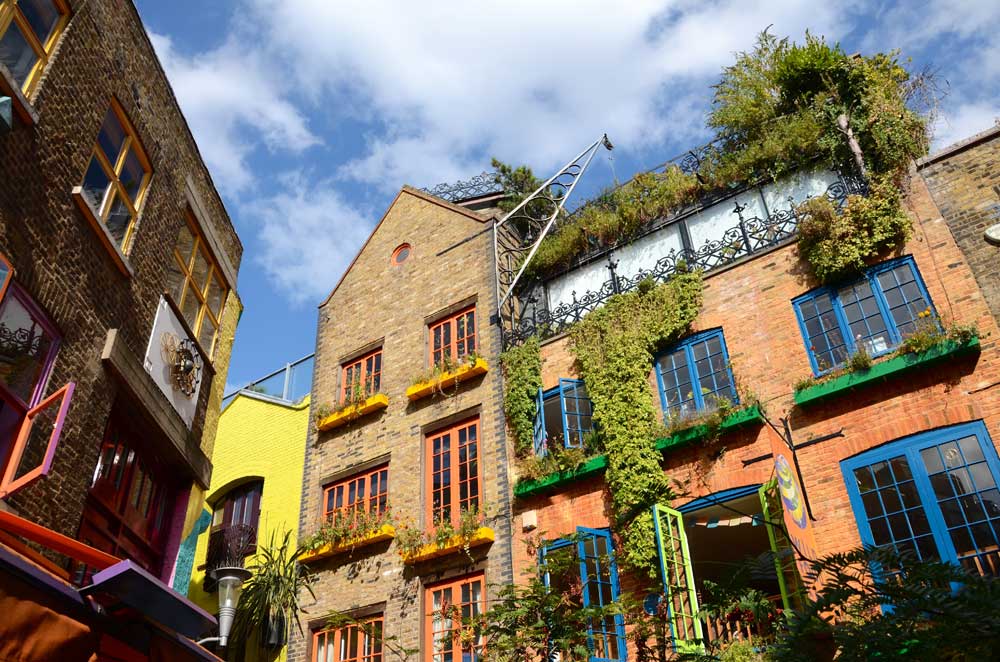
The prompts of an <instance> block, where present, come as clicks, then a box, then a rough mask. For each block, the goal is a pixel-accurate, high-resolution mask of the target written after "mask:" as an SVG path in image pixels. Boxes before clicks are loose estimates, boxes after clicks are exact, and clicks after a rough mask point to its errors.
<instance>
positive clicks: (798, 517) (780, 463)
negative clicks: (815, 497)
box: [768, 428, 817, 597]
mask: <svg viewBox="0 0 1000 662" xmlns="http://www.w3.org/2000/svg"><path fill="white" fill-rule="evenodd" d="M768 430H769V431H770V432H771V434H770V435H769V436H770V437H771V453H772V454H773V455H774V471H775V474H776V475H777V478H778V493H779V494H780V495H781V509H782V511H784V516H785V517H784V522H785V529H786V530H787V532H788V538H789V540H791V541H792V544H793V545H794V546H795V551H796V554H795V565H796V566H797V567H798V569H799V576H800V577H802V578H803V582H802V583H803V585H804V586H805V587H806V591H807V592H808V593H809V596H810V597H815V593H814V591H813V589H812V587H811V586H809V584H808V583H807V582H805V581H804V580H805V578H806V577H807V576H808V573H809V571H810V569H811V566H810V564H809V561H808V560H807V559H815V558H817V553H816V536H815V534H814V532H813V528H812V523H811V522H810V521H809V514H808V512H807V511H806V504H805V494H804V492H803V491H802V484H801V483H800V482H799V477H798V473H797V472H796V471H795V465H794V464H793V463H792V460H791V454H792V452H791V450H789V448H788V445H787V444H786V443H785V440H784V439H782V437H781V435H779V434H778V433H777V432H775V431H774V430H771V429H770V428H768Z"/></svg>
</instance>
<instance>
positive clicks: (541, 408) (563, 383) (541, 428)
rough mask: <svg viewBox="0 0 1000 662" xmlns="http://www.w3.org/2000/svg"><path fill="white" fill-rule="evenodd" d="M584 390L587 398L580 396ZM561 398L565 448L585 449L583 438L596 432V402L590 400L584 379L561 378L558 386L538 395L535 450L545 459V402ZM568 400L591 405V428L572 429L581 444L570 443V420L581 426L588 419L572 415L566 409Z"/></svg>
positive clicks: (541, 391) (574, 413)
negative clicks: (577, 435) (574, 420)
mask: <svg viewBox="0 0 1000 662" xmlns="http://www.w3.org/2000/svg"><path fill="white" fill-rule="evenodd" d="M581 388H582V389H583V393H584V394H585V396H586V397H583V396H581V395H580V394H579V390H580V389H581ZM556 396H558V397H559V413H560V416H561V418H562V431H563V443H562V447H563V448H583V438H584V437H585V436H586V435H587V434H589V433H591V432H593V431H594V402H593V400H591V399H590V394H589V393H587V385H586V384H585V383H584V381H583V380H582V379H569V378H566V377H560V378H559V382H558V384H557V385H556V386H553V387H552V388H550V389H548V390H543V389H541V388H539V389H538V395H537V396H536V400H535V423H534V440H533V441H534V450H535V455H537V456H539V457H545V455H546V454H548V444H547V443H546V441H547V440H548V438H547V436H546V420H545V402H546V400H551V399H552V398H554V397H556ZM567 398H572V399H575V400H584V399H585V400H586V401H587V402H589V403H590V415H589V418H590V427H589V428H586V429H584V428H583V427H575V428H572V429H573V430H574V431H575V432H577V433H579V436H580V443H579V444H572V443H570V439H571V437H570V434H569V431H570V429H571V428H570V425H569V422H570V418H571V417H572V418H574V419H577V423H578V424H580V419H583V418H587V417H586V416H584V415H582V414H581V413H580V412H579V411H576V412H573V413H570V412H568V411H567V408H566V400H567Z"/></svg>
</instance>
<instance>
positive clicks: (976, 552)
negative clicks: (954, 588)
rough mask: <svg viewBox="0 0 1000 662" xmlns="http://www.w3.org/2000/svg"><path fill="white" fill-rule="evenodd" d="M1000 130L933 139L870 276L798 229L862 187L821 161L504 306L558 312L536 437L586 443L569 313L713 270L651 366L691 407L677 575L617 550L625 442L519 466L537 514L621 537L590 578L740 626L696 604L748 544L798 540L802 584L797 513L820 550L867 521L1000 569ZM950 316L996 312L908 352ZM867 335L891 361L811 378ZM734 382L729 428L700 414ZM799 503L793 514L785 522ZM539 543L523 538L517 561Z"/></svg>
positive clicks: (682, 411) (661, 227) (705, 627)
mask: <svg viewBox="0 0 1000 662" xmlns="http://www.w3.org/2000/svg"><path fill="white" fill-rule="evenodd" d="M995 149H996V148H995V142H993V141H992V138H986V139H979V140H977V141H975V142H974V144H972V145H970V146H968V148H967V150H964V151H963V150H962V149H961V148H959V150H958V151H957V152H956V150H952V151H950V152H948V153H947V154H946V155H944V156H940V157H931V158H930V159H927V160H925V162H924V163H923V165H922V166H921V171H920V174H921V175H922V177H921V176H918V175H917V174H916V171H914V173H913V174H912V176H911V177H910V180H909V188H908V193H907V197H906V200H905V208H906V211H907V213H908V214H909V215H910V217H911V218H912V220H913V225H914V232H913V236H912V238H911V239H910V240H909V241H908V242H907V244H906V245H905V247H903V249H902V250H900V251H898V252H897V253H896V254H894V255H893V256H891V257H890V258H889V259H887V260H885V261H883V262H880V263H878V264H875V265H872V266H871V267H870V268H869V269H868V270H867V271H865V273H864V274H863V275H862V276H860V277H859V278H857V279H855V280H851V281H849V282H843V283H838V284H836V285H834V286H827V287H821V286H820V285H819V283H817V282H815V281H814V280H813V278H812V277H811V276H810V275H809V270H808V268H807V267H806V265H805V264H804V262H803V261H802V260H801V259H800V257H799V255H798V252H797V249H796V246H795V245H794V241H795V236H796V224H797V215H796V213H795V212H794V209H795V207H796V205H797V204H798V203H799V202H801V201H802V200H804V199H805V198H806V197H809V196H816V195H826V196H827V197H829V198H830V199H831V200H833V201H834V202H837V203H839V202H840V201H842V200H843V199H844V197H845V196H846V194H848V193H850V192H854V191H857V190H859V189H858V188H857V186H858V184H857V183H856V182H854V181H853V180H852V179H851V178H849V177H843V176H841V175H840V174H838V173H836V172H832V171H814V172H800V173H799V174H798V175H797V176H795V177H790V178H786V179H784V180H780V181H777V182H774V183H771V184H767V185H765V186H761V187H755V188H751V189H747V190H743V191H739V192H736V193H730V194H727V195H726V196H724V197H723V198H722V199H718V198H716V199H714V200H712V201H710V202H709V203H708V204H704V205H695V206H694V207H692V208H688V209H685V210H683V211H681V212H679V213H677V214H675V215H673V216H672V217H671V218H668V219H664V220H663V221H661V222H659V223H657V224H655V225H654V227H653V228H651V230H650V231H649V232H648V233H646V234H644V235H643V236H642V237H640V238H639V239H637V240H635V241H634V242H632V243H629V244H626V245H620V246H616V247H614V248H613V249H600V250H596V251H594V252H592V253H590V254H587V255H583V256H580V257H579V258H578V259H577V260H576V261H575V262H574V264H573V266H572V267H570V268H569V269H567V270H564V271H563V272H561V273H557V274H554V275H549V276H547V277H546V278H544V279H543V280H542V282H540V283H538V284H537V285H535V286H533V288H532V289H531V290H530V292H528V293H529V294H530V295H531V296H532V298H533V299H534V301H536V302H537V303H536V305H535V308H531V307H525V308H522V312H521V313H520V314H519V315H520V316H515V317H514V318H513V319H510V318H508V319H507V320H505V321H504V322H503V323H504V327H505V334H506V337H507V338H508V339H512V340H513V341H515V342H516V341H517V340H519V339H523V338H524V337H526V336H527V335H531V334H533V333H536V332H537V330H538V329H542V330H547V331H548V332H549V333H547V334H545V335H543V338H542V346H541V356H542V361H543V367H542V377H543V387H542V390H541V391H540V392H539V394H538V399H539V407H538V409H539V411H541V412H543V415H540V416H539V417H538V419H537V421H536V438H535V447H536V449H546V447H547V445H550V444H552V443H553V442H554V443H559V444H567V445H573V444H574V443H575V442H574V440H577V442H578V441H579V440H580V439H581V438H582V437H584V436H585V435H586V434H587V433H588V432H589V431H590V430H592V429H593V422H592V420H591V417H590V414H591V405H590V403H589V400H588V398H587V395H586V384H584V383H583V382H582V381H579V375H578V374H577V367H576V364H575V362H574V356H573V354H572V352H571V350H570V342H571V341H570V339H569V337H568V336H567V335H566V334H565V330H566V329H567V328H568V327H569V326H570V325H571V324H572V323H573V321H574V320H576V319H579V317H580V316H581V315H582V314H584V313H585V312H587V310H591V309H593V308H594V307H596V306H598V305H600V304H601V303H602V302H603V301H604V300H606V299H607V298H609V297H610V296H611V295H613V294H614V293H615V292H618V291H625V290H628V289H630V288H634V287H636V286H638V283H639V281H641V280H642V278H643V277H648V276H652V277H653V278H655V279H659V280H663V279H666V278H669V277H670V276H671V275H672V274H673V273H674V267H675V265H676V261H677V259H679V258H683V259H685V261H686V262H687V263H688V265H689V266H696V267H700V268H702V269H704V270H705V272H704V303H703V306H702V309H701V312H700V313H699V314H698V316H697V318H696V319H695V321H694V323H693V325H692V328H691V329H690V331H689V333H687V334H685V335H684V336H683V337H682V338H680V339H679V340H678V341H677V342H676V343H673V344H672V345H670V346H669V347H663V348H661V351H660V353H659V354H658V355H657V357H656V360H655V361H654V363H653V365H651V366H649V369H650V372H649V388H650V390H651V392H652V393H653V396H654V401H655V402H656V403H657V407H658V410H659V413H660V415H662V416H663V417H664V420H665V421H672V422H673V426H672V428H671V429H669V430H667V431H665V432H664V433H663V438H661V439H659V440H658V441H657V447H658V448H659V449H660V450H661V451H662V453H663V455H662V466H663V469H664V471H665V473H666V475H667V476H669V477H671V478H672V479H676V480H677V481H679V482H678V483H677V484H678V485H682V486H683V487H680V488H678V492H680V493H681V494H682V496H679V497H678V498H677V499H676V500H674V501H673V502H672V503H664V504H658V506H657V509H656V511H655V512H656V515H655V517H656V518H657V523H658V527H659V528H658V534H657V538H658V539H657V543H658V550H659V555H660V558H661V579H662V580H663V584H662V585H659V586H657V585H655V584H653V585H651V584H649V583H648V582H643V581H640V580H639V579H638V578H637V577H635V576H632V575H628V574H627V573H624V572H621V573H619V571H618V569H617V568H616V567H615V566H614V564H613V560H614V558H615V556H616V555H617V554H620V551H621V550H616V549H615V545H616V540H615V539H614V537H613V536H611V535H610V532H609V528H608V527H609V520H608V513H609V493H608V490H607V487H606V484H605V482H604V480H603V478H602V474H603V472H604V469H605V467H606V465H607V460H606V458H605V457H604V456H600V455H598V456H596V457H593V458H591V459H590V460H588V461H587V462H586V463H584V464H583V465H581V466H580V467H579V468H578V469H577V470H576V471H570V472H563V473H557V474H553V475H550V476H546V477H542V478H537V479H531V480H529V479H527V478H522V479H521V480H520V481H516V483H515V487H514V494H515V499H514V503H513V513H514V519H513V528H514V534H515V536H517V535H518V534H522V533H523V534H528V533H531V532H544V535H545V537H546V539H547V540H549V541H550V548H551V549H556V548H558V546H559V542H558V541H559V539H560V538H562V537H564V536H570V535H573V534H576V535H578V536H582V539H583V540H584V543H581V545H585V544H586V542H587V541H592V542H593V545H594V547H593V548H594V549H598V550H608V551H609V553H608V554H606V555H605V554H603V552H602V553H601V554H590V553H588V552H586V551H583V550H584V549H585V547H584V546H581V547H580V549H581V552H580V558H581V568H582V570H581V572H582V573H583V574H584V576H582V577H581V581H583V582H584V583H585V584H586V583H587V582H595V586H599V587H600V590H598V591H595V592H593V593H591V595H590V598H589V599H590V600H595V599H600V600H603V601H609V600H611V599H615V598H617V597H618V596H619V595H621V594H622V593H624V592H631V593H633V594H634V595H635V596H636V597H638V598H640V599H641V598H642V597H643V596H644V595H646V594H647V593H648V592H653V593H657V592H664V593H666V594H667V596H668V600H669V602H668V604H669V605H670V611H669V614H670V616H669V618H670V620H671V624H672V626H673V627H674V633H675V635H674V643H675V645H677V646H678V647H682V646H683V644H684V643H687V642H693V641H694V640H705V639H708V640H716V641H718V640H723V639H726V638H727V637H731V636H733V634H734V630H733V626H732V625H731V624H727V623H725V622H715V621H712V620H711V619H710V620H709V621H708V622H705V623H699V622H698V620H699V619H697V618H694V617H693V614H695V613H697V604H698V601H699V600H700V599H701V598H703V597H705V596H706V591H707V590H708V589H707V586H708V584H707V582H710V581H712V582H720V581H723V580H724V579H725V573H726V572H727V570H726V568H732V567H735V566H737V565H738V564H740V563H741V562H744V561H745V560H747V559H752V558H758V557H761V555H765V557H766V555H767V554H768V553H770V554H771V555H773V558H777V559H779V563H778V565H777V567H776V568H775V569H774V571H773V572H771V573H770V576H769V577H761V576H758V577H757V578H756V580H755V581H756V584H755V588H758V589H760V590H762V591H763V592H764V593H766V594H767V595H769V596H771V597H772V599H773V600H774V601H776V602H780V603H783V605H784V606H785V607H789V606H794V605H795V604H796V602H797V600H798V594H799V590H801V575H800V573H798V572H797V570H796V568H795V567H794V564H792V563H785V562H783V561H781V559H783V558H786V559H788V560H789V561H790V560H791V559H790V558H788V557H786V556H783V554H784V553H785V552H784V550H785V549H787V548H788V547H787V544H786V543H787V539H786V538H784V536H785V534H786V533H787V534H788V535H790V536H792V537H793V538H795V539H797V542H799V543H808V544H800V545H799V549H805V548H807V547H812V549H811V553H812V554H814V555H825V554H829V553H833V552H839V551H845V550H847V549H850V548H854V547H857V546H858V545H859V544H860V543H862V542H864V543H867V544H874V545H894V546H895V547H896V548H897V549H900V550H912V551H914V552H915V553H917V554H918V555H920V556H921V557H922V558H930V557H938V558H943V559H947V560H952V561H956V562H959V563H961V564H962V565H964V566H966V567H968V568H970V569H972V570H974V571H979V572H983V573H987V574H998V572H1000V537H998V534H1000V526H998V522H1000V520H994V519H993V518H1000V496H998V495H1000V493H998V492H997V489H996V487H997V481H998V480H1000V459H998V456H997V446H996V442H997V440H998V439H1000V400H998V399H997V396H996V393H995V392H994V390H995V385H996V384H997V383H998V380H997V376H998V372H1000V352H998V348H997V345H996V338H997V331H998V329H997V324H996V320H995V317H994V316H993V315H991V305H992V306H994V307H995V306H996V305H997V303H998V302H997V300H996V298H995V297H993V298H992V299H991V298H990V297H989V294H988V293H989V292H990V287H992V286H993V285H992V282H993V280H994V279H995V276H996V253H995V250H996V249H995V248H994V247H993V246H990V245H988V244H986V242H985V241H983V238H982V233H983V230H984V225H985V224H989V223H993V222H995V220H993V221H986V220H984V219H986V218H992V216H991V214H993V213H994V210H995V205H996V201H995V199H994V197H993V196H994V195H995V193H994V192H993V191H991V190H990V189H989V188H987V187H986V186H985V185H984V182H985V180H986V177H987V174H986V173H987V172H988V171H989V170H990V168H992V170H995V165H996V162H997V159H996V154H995ZM987 164H991V166H987ZM970 180H971V181H970ZM929 189H930V190H929ZM932 194H933V195H932ZM989 251H993V253H992V254H990V253H989ZM609 272H610V280H609V279H608V275H609ZM637 274H638V276H637ZM977 279H978V281H977ZM522 294H523V293H522ZM984 295H985V296H984ZM928 311H929V312H928ZM921 313H923V314H922V315H921ZM936 317H939V318H940V319H941V320H942V324H943V325H948V324H952V323H957V324H975V325H976V326H977V327H978V329H979V334H978V337H976V338H973V339H970V340H967V341H962V342H950V341H946V340H944V337H943V336H942V337H941V341H940V342H939V344H937V345H936V346H935V347H934V348H932V349H931V350H929V351H927V352H924V353H917V354H904V355H899V356H897V355H896V354H895V353H894V350H895V349H896V348H897V347H898V346H899V345H900V343H901V341H902V339H903V338H904V337H905V336H906V334H908V333H910V332H912V330H914V329H915V328H918V327H919V326H920V325H921V324H924V323H925V322H922V321H921V320H932V319H935V318H936ZM926 323H930V322H926ZM859 347H860V348H864V349H865V350H866V351H867V352H868V353H869V354H870V355H872V356H873V357H876V359H875V362H874V364H873V366H872V367H871V368H870V369H868V370H859V371H857V372H853V373H848V374H846V375H841V376H839V377H835V378H833V379H830V380H828V381H825V382H822V383H819V384H815V383H814V384H809V383H807V382H803V381H802V380H803V378H807V377H810V378H812V377H815V376H820V375H822V374H824V373H825V372H827V371H828V370H830V369H831V367H833V366H837V365H841V364H842V363H843V362H844V361H845V360H846V359H847V357H848V356H849V355H851V354H853V353H854V352H855V351H856V350H857V349H858V348H859ZM879 357H882V358H879ZM713 397H724V398H726V399H728V400H730V401H732V402H733V403H734V404H735V411H734V412H733V413H732V414H730V415H729V416H728V418H726V419H725V420H724V421H723V422H722V423H721V426H719V427H718V428H717V436H716V435H714V434H713V435H709V436H705V433H706V430H705V428H703V427H702V428H699V427H697V426H695V427H693V428H692V427H687V429H685V425H684V424H683V423H682V421H683V420H684V418H685V417H686V416H689V415H690V416H691V417H692V420H695V421H696V420H698V419H697V417H698V416H699V414H701V413H703V412H705V411H709V410H710V409H711V404H710V403H711V402H712V398H713ZM678 421H681V424H680V425H678ZM786 425H787V427H786ZM786 439H787V440H790V442H791V447H790V446H789V445H788V443H786ZM540 452H546V451H545V450H540ZM966 472H968V473H966ZM945 492H947V494H946V493H945ZM779 493H780V497H781V498H778V497H779ZM782 502H784V509H782V506H781V504H782ZM782 510H784V513H782ZM782 517H783V519H784V522H785V523H786V527H781V526H777V525H776V526H771V524H770V522H777V521H780V520H781V519H782ZM765 522H768V524H766V525H764V526H761V524H762V523H765ZM794 522H798V524H795V523H794ZM799 528H800V529H801V530H799ZM588 549H589V548H588ZM799 560H801V559H799ZM537 562H538V560H537V557H536V556H534V555H529V554H528V553H527V552H526V551H525V550H524V549H523V548H522V547H520V546H515V547H514V574H515V576H519V575H520V574H521V573H522V572H523V571H524V570H528V569H530V568H532V567H534V566H535V565H536V564H537ZM608 563H611V564H612V565H611V567H608V565H607V564H608ZM585 593H586V591H585ZM595 596H598V597H595ZM586 599H587V598H585V600H586ZM594 642H595V646H598V647H600V648H602V649H603V651H602V652H601V651H599V652H597V653H595V654H598V655H599V656H600V657H601V658H602V659H615V660H624V659H625V657H626V651H627V650H628V648H629V646H631V644H629V643H628V642H626V639H625V629H624V626H623V623H622V621H621V620H620V619H609V621H608V622H607V623H604V624H601V625H600V626H597V625H595V637H594ZM630 654H631V653H630Z"/></svg>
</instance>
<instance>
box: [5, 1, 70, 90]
mask: <svg viewBox="0 0 1000 662" xmlns="http://www.w3.org/2000/svg"><path fill="white" fill-rule="evenodd" d="M17 5H18V2H17V0H0V39H3V36H4V35H5V34H6V33H7V30H9V29H10V27H11V25H16V26H17V28H18V32H19V33H20V34H21V36H22V37H23V38H24V40H25V41H26V42H27V43H28V46H29V47H30V48H31V50H32V51H34V52H35V57H36V58H37V60H36V61H35V64H34V65H33V66H32V68H31V71H30V72H29V73H28V77H27V78H26V79H25V80H24V83H22V84H21V92H22V93H23V94H24V95H25V96H30V95H31V93H32V92H33V91H34V89H35V87H37V86H38V82H39V80H41V78H42V72H44V71H45V67H46V66H48V63H49V60H50V59H51V57H52V51H53V50H55V47H56V42H57V41H59V37H60V36H61V35H62V33H63V30H64V29H65V28H66V24H67V23H68V22H69V5H67V4H66V0H52V5H53V6H54V7H55V9H56V11H57V12H59V19H58V20H57V21H56V24H55V25H54V26H53V28H52V32H51V34H49V35H48V36H47V37H46V38H45V41H44V43H43V42H42V41H40V40H39V37H38V35H37V34H35V30H34V29H33V28H32V27H31V24H30V23H29V22H28V19H27V17H25V15H24V13H23V12H22V11H21V10H20V9H18V7H17Z"/></svg>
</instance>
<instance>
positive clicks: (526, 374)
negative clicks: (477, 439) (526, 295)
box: [500, 336, 542, 457]
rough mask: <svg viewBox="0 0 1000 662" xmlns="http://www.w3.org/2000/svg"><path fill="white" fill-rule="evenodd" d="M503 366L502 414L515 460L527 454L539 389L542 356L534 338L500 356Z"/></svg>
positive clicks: (529, 447) (529, 448)
mask: <svg viewBox="0 0 1000 662" xmlns="http://www.w3.org/2000/svg"><path fill="white" fill-rule="evenodd" d="M500 364H501V365H502V366H503V375H504V393H503V410H504V414H506V416H507V425H508V427H509V428H510V431H511V433H512V434H513V435H514V449H515V451H516V452H517V455H518V456H522V457H523V456H525V455H527V454H529V453H531V450H532V437H533V433H534V424H535V414H536V412H535V409H537V406H536V403H535V400H536V396H537V395H538V389H540V388H541V387H542V356H541V350H540V347H539V341H538V336H532V337H531V338H529V339H528V340H526V341H525V342H524V344H523V345H519V346H517V347H511V348H510V349H508V350H507V351H506V352H504V353H503V354H501V355H500Z"/></svg>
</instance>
